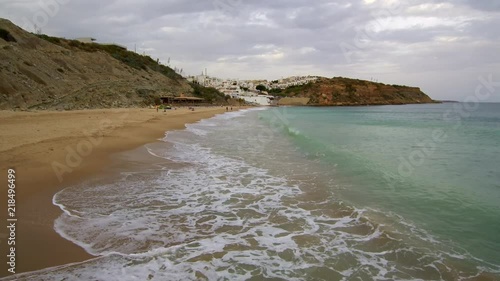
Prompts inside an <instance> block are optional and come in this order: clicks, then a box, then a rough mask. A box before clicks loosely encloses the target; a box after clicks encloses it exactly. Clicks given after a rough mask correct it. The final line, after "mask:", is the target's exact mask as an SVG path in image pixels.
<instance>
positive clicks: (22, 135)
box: [0, 107, 225, 276]
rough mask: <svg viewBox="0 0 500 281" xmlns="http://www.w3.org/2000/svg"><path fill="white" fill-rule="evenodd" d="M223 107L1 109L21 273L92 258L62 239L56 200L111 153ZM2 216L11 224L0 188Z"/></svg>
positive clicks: (0, 143) (2, 149)
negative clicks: (12, 178) (12, 184)
mask: <svg viewBox="0 0 500 281" xmlns="http://www.w3.org/2000/svg"><path fill="white" fill-rule="evenodd" d="M224 111H225V108H221V107H213V108H209V107H207V108H196V110H195V111H190V110H188V109H187V108H180V109H178V110H168V111H167V112H162V111H161V110H160V111H159V112H157V111H156V110H155V109H98V110H82V111H67V112H48V111H45V112H12V111H0V131H1V132H2V133H1V135H2V137H1V138H0V165H1V171H2V175H4V177H7V172H6V171H7V169H10V168H13V169H15V171H16V217H17V219H18V221H17V224H16V273H20V272H27V271H33V270H38V269H42V268H47V267H52V266H56V265H61V264H67V263H72V262H78V261H83V260H85V259H88V258H92V256H91V255H89V254H88V253H86V252H85V251H84V250H83V249H81V248H80V247H78V246H77V245H74V244H73V243H71V242H69V241H67V240H65V239H63V238H62V237H60V236H59V235H58V234H57V233H56V232H55V231H54V229H53V222H54V219H56V218H57V217H58V216H59V215H60V214H61V210H60V209H59V208H58V207H56V206H54V205H53V204H52V197H53V195H54V194H55V193H56V192H57V191H59V190H61V189H63V188H65V187H67V186H70V185H74V184H76V183H78V182H81V181H82V180H84V179H85V178H88V177H90V176H92V175H94V174H96V173H98V172H100V171H102V170H103V169H104V168H105V167H106V166H107V165H108V164H109V163H110V161H111V155H113V154H115V153H117V152H123V151H127V150H131V149H134V148H137V147H139V146H141V145H143V144H146V143H151V142H155V141H156V140H158V139H159V138H161V137H162V136H164V134H165V132H166V131H168V130H175V129H182V128H184V126H185V124H187V123H193V122H196V121H199V120H201V119H205V118H209V117H212V116H214V115H216V114H219V113H223V112H224ZM2 190H3V191H2V193H3V194H4V195H3V196H2V198H4V199H2V205H1V206H3V207H2V208H3V209H2V212H0V213H1V214H2V216H0V219H1V220H2V221H3V222H6V219H7V217H6V208H7V207H6V206H5V203H4V202H5V201H6V200H5V196H6V195H5V194H6V187H5V188H2ZM1 229H2V232H1V233H0V235H1V236H0V238H1V243H0V247H1V253H2V255H1V259H0V262H1V264H2V268H3V269H2V270H0V276H5V275H6V274H7V273H8V272H7V270H6V267H7V266H6V261H7V260H6V259H7V258H6V255H5V254H4V253H7V243H6V242H7V240H6V238H7V232H6V228H5V227H2V228H1Z"/></svg>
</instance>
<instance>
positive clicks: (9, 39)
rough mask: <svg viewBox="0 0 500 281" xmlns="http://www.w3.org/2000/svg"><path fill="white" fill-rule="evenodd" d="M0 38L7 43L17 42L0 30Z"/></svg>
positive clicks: (7, 32) (6, 32)
mask: <svg viewBox="0 0 500 281" xmlns="http://www.w3.org/2000/svg"><path fill="white" fill-rule="evenodd" d="M0 38H2V39H3V40H5V41H7V42H17V40H16V38H14V36H12V35H11V34H10V32H9V31H8V30H5V29H3V28H0Z"/></svg>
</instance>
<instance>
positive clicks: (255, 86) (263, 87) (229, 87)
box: [187, 70, 319, 105]
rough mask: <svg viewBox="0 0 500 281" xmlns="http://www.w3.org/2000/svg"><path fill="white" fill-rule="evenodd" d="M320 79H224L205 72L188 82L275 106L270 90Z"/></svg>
mask: <svg viewBox="0 0 500 281" xmlns="http://www.w3.org/2000/svg"><path fill="white" fill-rule="evenodd" d="M318 78H319V77H317V76H292V77H288V78H282V79H278V80H272V81H268V80H239V79H222V78H217V77H211V76H208V75H207V73H206V70H205V72H204V73H203V74H201V75H198V76H189V77H187V80H188V81H189V82H193V83H198V84H200V85H202V86H205V87H212V88H215V89H217V90H218V91H220V92H221V93H223V94H224V95H226V96H230V97H231V98H234V99H243V100H244V101H245V102H247V103H249V104H254V105H275V104H276V100H275V97H274V96H272V95H269V92H268V90H272V89H286V88H288V87H291V86H300V85H304V84H307V83H310V82H313V81H315V80H317V79H318Z"/></svg>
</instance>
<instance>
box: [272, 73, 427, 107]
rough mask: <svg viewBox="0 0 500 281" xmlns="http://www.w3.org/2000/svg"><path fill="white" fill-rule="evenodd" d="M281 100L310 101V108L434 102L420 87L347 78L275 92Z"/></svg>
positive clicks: (335, 78)
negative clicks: (293, 98) (304, 99)
mask: <svg viewBox="0 0 500 281" xmlns="http://www.w3.org/2000/svg"><path fill="white" fill-rule="evenodd" d="M271 94H272V95H275V96H279V97H296V98H299V97H300V98H309V103H308V104H309V105H323V106H332V105H337V106H347V105H384V104H414V103H434V102H435V101H433V100H432V99H431V98H430V97H429V96H427V95H426V94H425V93H423V92H422V91H421V90H420V89H419V88H415V87H407V86H400V85H386V84H382V83H375V82H370V81H364V80H357V79H349V78H343V77H334V78H331V79H329V78H320V79H318V80H317V81H315V82H312V83H309V84H306V85H301V86H292V87H289V88H287V89H284V90H272V91H271Z"/></svg>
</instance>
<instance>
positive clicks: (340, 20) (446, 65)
mask: <svg viewBox="0 0 500 281" xmlns="http://www.w3.org/2000/svg"><path fill="white" fill-rule="evenodd" d="M56 1H57V2H56ZM399 2H404V4H401V3H399ZM0 17H3V18H8V19H10V20H11V21H13V22H14V23H15V24H17V25H20V26H21V27H23V28H25V29H28V30H29V31H33V30H34V29H33V25H34V24H37V26H38V27H39V28H40V29H41V30H42V32H43V33H45V34H48V35H52V36H60V37H66V38H76V37H94V38H96V39H98V41H99V42H102V43H106V42H114V43H119V44H122V45H125V46H127V47H128V48H129V50H134V48H135V47H134V46H136V48H137V51H138V52H140V53H143V52H145V53H146V54H148V55H150V56H152V57H153V58H155V59H156V58H159V59H160V61H161V62H163V63H165V64H166V63H167V61H168V58H171V61H170V65H171V66H172V67H178V68H183V69H184V73H187V74H194V75H197V74H201V72H202V71H203V70H204V69H205V68H207V69H208V74H209V75H211V76H217V77H222V78H240V79H269V80H270V79H277V78H281V77H287V76H291V75H321V76H326V77H333V76H345V77H352V78H359V79H366V80H371V79H373V80H378V81H379V82H383V83H389V84H406V85H411V86H418V87H420V88H421V89H422V90H423V91H424V92H426V93H427V94H429V95H430V96H431V97H433V98H435V99H455V100H463V99H465V98H466V97H468V96H473V95H474V94H475V90H476V89H477V87H478V86H479V85H480V82H479V79H478V78H479V77H484V79H486V80H488V79H489V78H488V77H489V76H490V75H491V77H492V78H491V79H492V80H493V81H494V82H496V81H499V82H500V1H499V0H455V1H446V0H407V1H392V0H357V1H344V0H337V1H326V0H142V1H136V0H108V1H104V0H85V1H84V0H0ZM487 88H490V89H492V87H483V88H482V90H483V91H485V90H484V89H487ZM485 93H486V92H485ZM485 95H486V94H484V95H482V97H484V96H485ZM488 101H500V86H496V87H494V93H493V94H492V95H491V97H490V98H488Z"/></svg>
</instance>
